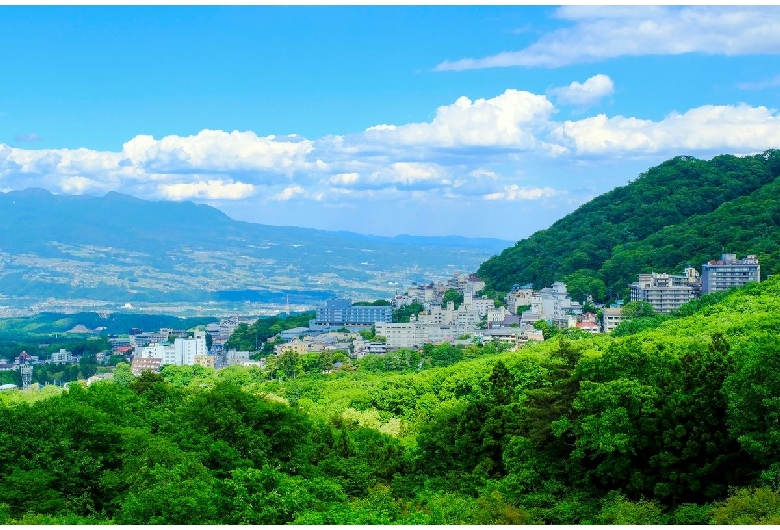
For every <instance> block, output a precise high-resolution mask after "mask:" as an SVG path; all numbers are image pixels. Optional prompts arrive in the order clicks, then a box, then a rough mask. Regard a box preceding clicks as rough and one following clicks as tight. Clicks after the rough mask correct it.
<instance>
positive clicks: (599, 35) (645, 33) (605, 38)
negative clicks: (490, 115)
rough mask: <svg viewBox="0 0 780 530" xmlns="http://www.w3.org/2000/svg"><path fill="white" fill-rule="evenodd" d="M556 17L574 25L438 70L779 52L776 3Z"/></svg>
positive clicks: (582, 10)
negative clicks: (517, 48)
mask: <svg viewBox="0 0 780 530" xmlns="http://www.w3.org/2000/svg"><path fill="white" fill-rule="evenodd" d="M557 17H558V18H561V19H565V20H571V21H573V22H574V23H575V24H574V25H573V26H572V27H568V28H562V29H558V30H556V31H553V32H551V33H548V34H546V35H544V36H542V38H540V39H539V40H538V41H536V42H535V43H534V44H532V45H530V46H528V47H527V48H525V49H522V50H520V51H513V52H502V53H498V54H496V55H492V56H489V57H484V58H481V59H461V60H457V61H445V62H443V63H441V64H439V65H438V66H437V67H436V70H439V71H442V70H470V69H477V68H494V67H508V66H526V67H547V68H557V67H561V66H566V65H570V64H582V63H590V62H595V61H601V60H604V59H610V58H615V57H621V56H639V55H677V54H682V53H707V54H717V55H727V56H730V55H744V54H778V53H780V9H778V8H777V7H775V6H746V7H742V6H740V7H712V6H693V7H682V8H681V7H654V8H653V7H650V8H648V7H639V8H632V7H623V8H618V7H615V6H608V7H598V8H593V7H586V6H568V7H564V8H561V9H559V11H558V13H557Z"/></svg>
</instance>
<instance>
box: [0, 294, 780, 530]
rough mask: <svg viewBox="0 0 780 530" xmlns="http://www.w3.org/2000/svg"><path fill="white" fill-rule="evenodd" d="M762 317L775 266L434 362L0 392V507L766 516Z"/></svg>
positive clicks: (200, 515) (269, 514) (771, 480)
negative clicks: (674, 304)
mask: <svg viewBox="0 0 780 530" xmlns="http://www.w3.org/2000/svg"><path fill="white" fill-rule="evenodd" d="M644 318H651V319H652V318H654V317H644ZM637 320H642V318H641V317H640V318H638V319H637ZM640 328H641V329H640ZM778 330H780V278H772V279H770V280H768V281H766V282H762V283H760V284H759V283H753V284H749V285H748V286H745V287H744V288H741V289H735V290H733V291H731V292H729V293H725V294H723V295H719V296H715V297H705V298H702V299H700V300H696V301H694V302H691V303H690V306H688V307H685V308H684V310H682V311H680V312H679V313H678V314H677V315H676V316H667V317H664V318H663V319H659V320H652V321H651V322H650V324H649V325H646V326H639V327H638V328H637V329H634V330H628V331H627V332H626V333H624V335H623V336H620V337H614V336H609V335H602V336H583V337H577V338H571V339H566V338H554V339H552V340H549V341H545V342H544V343H541V344H538V345H535V346H529V347H526V348H524V349H522V350H519V351H516V352H502V351H501V350H500V349H494V350H491V351H490V352H487V351H484V352H483V351H481V350H479V349H478V347H477V346H476V345H475V346H472V347H468V348H464V349H461V350H459V351H460V353H459V354H455V353H453V352H449V350H447V351H445V350H446V349H443V350H442V351H433V349H434V347H431V348H429V350H430V351H427V352H426V351H423V352H421V358H427V359H441V360H442V361H444V362H443V363H442V364H438V365H437V364H434V363H433V362H430V363H428V364H427V365H420V364H419V361H418V359H417V358H415V357H413V356H411V354H409V355H407V354H405V353H403V352H401V354H398V355H396V356H395V357H393V358H392V359H389V360H388V362H387V363H386V364H383V363H378V362H377V358H376V357H372V356H370V357H367V358H366V359H368V361H366V362H365V363H364V362H363V360H361V361H358V362H357V364H356V365H355V366H353V368H354V370H337V371H334V372H332V373H329V374H324V373H322V372H321V371H320V370H318V369H314V370H311V371H310V372H309V373H308V374H305V373H303V374H300V375H299V376H298V377H296V378H294V379H292V378H281V379H280V378H278V377H277V378H275V379H274V380H268V372H266V371H263V370H260V369H258V368H250V367H231V368H228V369H225V370H220V371H217V372H214V371H212V370H209V369H206V368H203V367H175V366H171V367H165V369H164V370H163V372H162V374H159V375H155V374H152V373H148V372H147V373H145V374H144V375H142V376H141V377H138V378H133V377H132V376H130V375H129V373H124V372H123V374H122V377H119V378H117V381H116V382H98V383H95V384H93V385H91V386H90V387H88V388H81V387H79V386H77V385H73V386H71V389H70V390H69V391H67V392H65V393H57V392H54V393H53V392H52V390H51V387H49V388H47V389H44V390H41V391H37V392H18V391H17V392H10V393H9V392H5V393H1V394H0V432H2V433H3V435H2V436H0V480H2V483H3V495H2V498H0V522H3V523H24V524H52V523H68V524H77V523H92V524H100V523H109V522H110V523H115V524H199V523H214V524H240V523H249V524H284V523H289V522H294V523H299V524H398V523H413V524H429V523H430V524H464V523H466V524H491V523H499V524H511V523H539V524H578V523H598V524H613V523H614V524H638V523H656V524H664V523H666V524H706V523H710V522H714V523H719V524H728V523H738V524H752V523H771V524H778V523H780V493H778V484H780V457H778V455H780V430H778V429H780V428H779V427H778V424H777V421H776V418H777V416H778V414H780V408H778V407H780V405H778V403H777V401H778V397H777V396H780V358H778V356H777V351H778V350H780V335H778ZM467 352H472V353H470V354H469V355H467Z"/></svg>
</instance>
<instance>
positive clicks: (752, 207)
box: [477, 150, 780, 301]
mask: <svg viewBox="0 0 780 530" xmlns="http://www.w3.org/2000/svg"><path fill="white" fill-rule="evenodd" d="M779 198H780V150H770V151H766V152H765V153H762V154H759V155H754V156H745V157H737V156H733V155H721V156H716V157H714V158H713V159H712V160H699V159H696V158H693V157H688V156H679V157H676V158H673V159H671V160H668V161H666V162H664V163H662V164H660V165H658V166H656V167H653V168H650V169H649V170H647V171H646V172H645V173H643V174H641V175H639V176H638V177H637V178H636V179H635V180H634V181H633V182H631V183H630V184H628V185H627V186H622V187H619V188H615V189H614V190H612V191H610V192H608V193H605V194H603V195H600V196H598V197H596V198H595V199H593V200H592V201H590V202H588V203H586V204H584V205H582V206H580V207H579V208H578V209H577V210H575V211H574V212H572V213H571V214H569V215H567V216H566V217H563V218H562V219H560V220H558V221H557V222H555V223H554V224H553V225H552V226H551V227H550V228H548V229H546V230H540V231H538V232H536V233H534V234H533V235H531V236H530V237H528V238H527V239H524V240H522V241H518V242H517V243H516V244H515V245H514V246H512V247H510V248H508V249H506V250H504V251H503V252H502V253H501V254H500V255H498V256H495V257H493V258H491V259H489V260H487V261H486V262H485V263H483V264H482V266H480V268H479V269H478V271H477V274H478V275H479V276H480V278H482V279H484V280H485V281H486V284H487V287H488V289H494V290H497V291H507V290H509V289H511V287H512V285H513V284H525V283H533V284H534V286H535V287H537V288H540V287H543V286H546V285H550V284H551V283H552V282H554V281H564V282H565V283H566V284H567V286H568V287H569V291H570V292H572V291H573V292H574V296H575V297H576V298H580V299H581V298H584V297H585V296H586V295H588V294H590V295H592V296H593V297H594V298H595V299H596V300H597V301H600V300H601V301H603V300H606V299H614V298H625V297H626V296H627V295H628V284H629V283H630V282H634V281H636V280H637V275H638V274H639V273H644V272H682V269H683V267H685V265H687V264H691V265H692V266H694V267H695V268H696V269H697V270H699V271H701V265H702V263H705V262H707V261H709V260H711V259H718V258H719V257H720V255H721V253H724V252H728V253H736V254H738V255H739V257H740V258H742V257H744V256H745V255H746V254H756V255H757V256H758V258H759V261H760V263H761V273H762V277H763V278H766V276H767V275H768V274H775V273H777V272H779V271H780V200H778V199H779Z"/></svg>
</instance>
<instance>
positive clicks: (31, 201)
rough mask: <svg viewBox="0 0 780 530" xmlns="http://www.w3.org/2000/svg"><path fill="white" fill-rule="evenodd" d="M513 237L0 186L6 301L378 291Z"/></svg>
mask: <svg viewBox="0 0 780 530" xmlns="http://www.w3.org/2000/svg"><path fill="white" fill-rule="evenodd" d="M508 244H510V242H507V241H502V240H499V239H471V238H464V237H457V236H453V237H415V236H407V235H403V236H398V237H379V236H368V235H361V234H356V233H350V232H328V231H322V230H314V229H308V228H298V227H282V226H268V225H260V224H254V223H247V222H242V221H236V220H233V219H231V218H230V217H228V216H227V215H225V214H224V213H222V212H221V211H219V210H217V209H215V208H212V207H210V206H205V205H196V204H193V203H191V202H169V201H146V200H142V199H138V198H135V197H131V196H128V195H122V194H119V193H114V192H112V193H109V194H107V195H106V196H104V197H91V196H72V195H53V194H51V193H49V192H48V191H46V190H43V189H27V190H23V191H11V192H8V193H0V296H2V298H0V305H4V304H8V303H10V302H9V301H13V300H19V299H23V300H26V301H35V300H45V299H51V298H54V299H62V300H64V299H88V300H102V301H110V302H122V303H124V302H131V303H132V302H143V303H170V302H179V301H181V302H193V303H202V302H216V303H219V302H233V301H250V302H261V303H277V304H278V303H285V302H286V300H287V296H288V295H289V297H290V302H291V303H294V304H305V303H311V302H314V301H317V300H321V299H324V298H327V297H329V296H331V295H334V294H335V295H348V296H352V297H355V298H372V297H379V296H387V295H390V294H393V293H394V292H395V289H396V288H402V287H405V286H406V284H407V283H410V282H413V281H429V280H431V279H433V278H441V277H444V276H446V275H448V274H452V273H454V272H473V271H474V270H476V268H477V267H478V266H479V264H480V263H481V262H482V261H484V260H485V259H486V258H488V257H490V256H491V255H493V254H495V253H497V252H498V251H500V250H501V249H503V248H505V247H506V246H507V245H508Z"/></svg>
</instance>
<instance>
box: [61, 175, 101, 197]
mask: <svg viewBox="0 0 780 530" xmlns="http://www.w3.org/2000/svg"><path fill="white" fill-rule="evenodd" d="M104 188H105V184H103V183H100V182H96V181H94V180H92V179H88V178H86V177H65V178H63V179H62V180H60V189H61V190H62V191H64V192H65V193H70V194H71V195H82V194H83V193H84V192H85V191H88V190H101V189H104Z"/></svg>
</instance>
